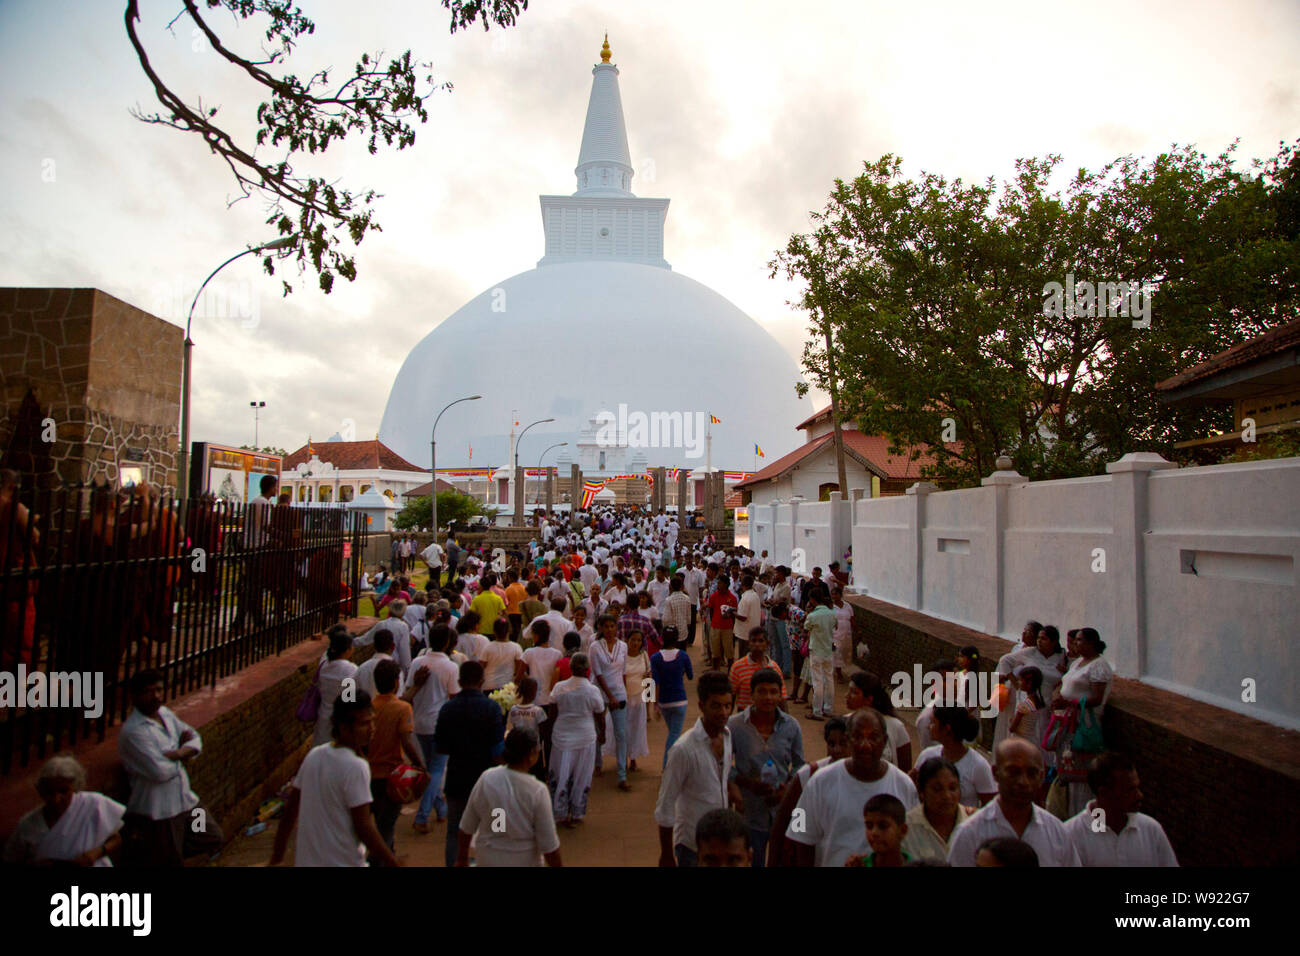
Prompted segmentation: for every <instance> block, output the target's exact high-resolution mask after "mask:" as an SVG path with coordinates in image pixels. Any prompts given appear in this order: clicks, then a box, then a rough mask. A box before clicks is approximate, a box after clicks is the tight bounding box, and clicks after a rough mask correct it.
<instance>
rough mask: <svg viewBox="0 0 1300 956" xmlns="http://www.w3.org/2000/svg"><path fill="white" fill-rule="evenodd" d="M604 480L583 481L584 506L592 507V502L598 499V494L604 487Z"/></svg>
mask: <svg viewBox="0 0 1300 956" xmlns="http://www.w3.org/2000/svg"><path fill="white" fill-rule="evenodd" d="M604 487H605V482H603V481H584V482H583V483H582V507H583V508H584V509H586V508H590V507H591V503H592V502H593V501H595V500H596V495H598V494H600V492H601V491H602V490H603V489H604Z"/></svg>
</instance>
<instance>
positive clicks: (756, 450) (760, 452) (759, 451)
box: [754, 442, 767, 458]
mask: <svg viewBox="0 0 1300 956" xmlns="http://www.w3.org/2000/svg"><path fill="white" fill-rule="evenodd" d="M754 454H755V455H757V456H758V457H759V458H766V457H767V456H766V455H764V454H763V449H761V448H759V447H758V442H755V443H754Z"/></svg>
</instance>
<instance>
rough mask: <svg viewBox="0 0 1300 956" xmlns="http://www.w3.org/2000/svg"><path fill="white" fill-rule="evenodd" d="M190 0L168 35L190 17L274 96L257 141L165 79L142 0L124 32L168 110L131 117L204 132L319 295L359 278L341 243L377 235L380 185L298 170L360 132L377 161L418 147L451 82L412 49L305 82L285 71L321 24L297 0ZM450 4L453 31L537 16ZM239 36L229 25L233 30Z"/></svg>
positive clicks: (260, 112)
mask: <svg viewBox="0 0 1300 956" xmlns="http://www.w3.org/2000/svg"><path fill="white" fill-rule="evenodd" d="M181 2H182V6H183V9H182V10H181V12H180V13H178V14H177V15H176V16H175V17H173V18H172V20H171V22H170V23H168V24H167V29H169V30H170V29H171V28H172V27H173V26H174V25H175V24H176V22H177V21H178V20H181V19H182V18H183V17H184V18H188V19H189V20H190V21H191V22H192V23H193V24H194V28H195V31H196V32H195V34H194V42H195V43H197V44H205V45H206V46H207V47H210V48H211V50H212V51H213V52H214V53H215V54H216V56H217V57H218V58H219V61H218V62H224V65H226V66H228V67H229V68H230V69H231V70H232V71H233V72H235V73H237V74H240V75H241V76H242V78H243V79H244V80H246V81H248V82H251V83H253V84H255V88H257V87H260V88H261V94H262V95H263V96H266V97H267V99H266V100H265V101H264V102H262V103H261V104H260V105H259V106H258V107H257V114H256V123H255V129H256V132H255V133H254V134H253V136H252V141H251V142H250V141H249V140H248V139H247V138H246V137H245V136H244V135H242V133H236V132H232V130H242V124H241V123H234V124H231V123H226V122H224V121H223V122H221V123H220V124H219V123H218V121H217V114H218V112H219V108H218V107H216V106H212V105H208V104H205V103H204V101H203V99H202V97H199V96H195V97H194V98H193V100H192V101H190V100H187V98H185V97H182V96H181V95H180V94H179V93H177V92H175V90H174V89H173V87H174V86H176V85H177V84H176V83H175V81H172V80H168V79H165V78H164V77H163V76H161V75H160V74H159V73H158V71H157V68H156V67H155V66H154V64H153V63H152V62H151V61H150V58H149V54H148V51H147V49H146V47H145V44H144V41H143V40H142V39H141V36H140V31H139V29H138V25H139V22H140V9H139V0H127V4H126V11H125V14H124V20H125V22H126V33H127V37H128V39H129V40H130V41H131V46H132V48H133V49H134V50H135V54H136V57H137V59H138V60H139V61H140V66H141V68H142V69H143V70H144V73H145V76H146V77H148V79H149V82H150V84H151V85H152V87H153V90H154V94H155V96H156V97H157V99H158V102H159V103H160V104H162V107H163V110H162V112H152V113H150V112H145V111H144V110H141V109H135V110H133V111H132V112H133V115H135V117H136V118H137V119H140V120H142V121H144V122H146V123H156V124H159V125H162V126H170V127H172V128H173V129H179V130H182V131H184V132H187V133H193V134H195V135H197V136H199V137H201V138H202V140H203V142H204V143H205V144H206V145H207V147H208V148H209V149H210V150H212V152H213V153H214V154H215V155H216V156H218V157H219V158H220V159H221V161H222V162H224V163H225V164H226V166H227V167H228V168H229V169H230V172H231V174H232V175H233V176H234V178H235V183H236V185H237V187H238V189H239V195H238V196H237V197H236V200H234V201H238V200H239V199H246V198H248V197H250V196H253V195H257V196H259V197H260V198H261V199H262V200H263V202H264V204H265V206H266V210H267V219H266V221H267V223H268V224H269V225H271V226H274V227H275V229H276V230H277V231H278V232H279V234H280V235H282V236H295V237H296V239H297V242H296V245H295V246H294V248H293V251H291V252H289V253H286V254H285V257H287V256H289V255H294V254H295V252H296V260H297V262H298V266H299V270H300V271H303V270H305V269H306V268H307V267H308V266H310V267H311V268H313V269H315V271H316V272H317V273H318V274H319V279H320V287H321V289H322V290H324V291H325V292H327V293H328V292H329V291H330V289H331V288H332V287H333V284H334V277H335V276H336V275H340V276H342V277H343V278H345V279H348V280H349V281H351V280H353V279H355V278H356V275H357V270H356V263H355V260H354V257H353V255H352V254H351V252H350V251H349V250H347V249H345V248H344V247H343V245H342V242H341V237H342V236H345V235H346V236H347V237H348V238H349V239H350V240H351V242H352V245H353V247H355V246H357V245H359V244H360V243H361V240H362V239H363V238H364V237H365V235H366V233H367V232H371V231H374V230H378V229H379V223H378V221H377V220H376V219H375V215H374V209H373V203H374V200H375V199H377V198H378V194H377V193H376V192H375V191H374V190H372V189H363V190H354V189H352V188H348V187H344V186H342V185H339V184H338V183H337V182H336V181H334V180H332V179H327V178H326V176H325V175H324V174H323V173H321V172H308V173H304V172H301V171H300V170H299V163H300V161H301V160H303V159H304V158H306V157H311V156H315V155H316V154H318V153H324V152H325V151H326V150H327V149H328V148H329V147H330V146H331V145H334V144H335V143H338V142H342V141H343V140H346V139H348V138H349V137H354V136H360V137H363V138H365V140H366V148H367V149H368V150H369V152H370V153H371V154H372V155H373V154H374V153H376V152H378V150H379V145H380V143H381V142H382V144H383V145H384V146H396V148H397V149H399V150H400V149H405V148H406V147H407V146H410V145H412V144H413V143H414V142H415V128H414V126H413V125H412V124H413V123H414V122H416V121H418V122H420V123H425V122H427V121H428V118H429V114H428V111H427V109H426V108H425V106H424V101H425V99H426V98H427V97H428V96H430V95H431V94H432V93H434V92H436V91H438V90H448V91H450V90H451V84H450V83H436V84H435V83H434V81H433V76H432V72H431V70H432V65H431V64H429V63H418V62H416V61H413V60H412V58H411V51H410V50H407V51H406V52H405V53H403V54H402V55H401V56H398V57H394V58H393V59H391V60H389V61H388V63H386V64H384V63H381V62H380V58H379V55H378V54H371V53H362V54H361V55H360V56H359V57H358V58H357V62H356V65H355V67H354V68H353V69H352V71H351V72H350V73H347V74H345V75H344V77H343V78H342V79H340V78H338V77H337V75H336V78H335V79H334V80H333V81H331V79H330V75H331V73H333V72H334V71H333V70H332V69H331V68H329V67H323V68H321V69H314V70H312V71H311V72H310V73H308V74H305V75H304V76H299V75H298V74H295V73H293V72H288V70H287V67H288V61H289V59H290V57H291V55H292V54H293V53H294V50H295V48H296V47H297V46H299V44H300V43H302V41H303V40H304V38H306V37H308V36H310V34H312V33H314V32H315V30H316V24H315V23H314V22H313V21H312V20H310V19H308V18H307V17H306V16H305V15H304V14H303V12H302V10H301V9H300V8H299V7H298V6H296V5H295V4H294V3H292V0H181ZM441 3H442V6H443V7H444V8H445V9H448V10H450V11H451V32H452V33H455V32H456V30H457V29H466V28H468V27H470V26H471V25H473V24H474V23H476V22H481V23H482V24H483V29H484V30H487V29H489V27H490V25H491V24H493V23H495V24H496V25H497V26H498V27H502V28H505V27H509V26H514V24H515V21H516V19H517V17H518V15H519V14H520V12H521V11H523V10H527V9H528V0H441ZM200 7H206V11H200ZM212 10H217V11H218V12H219V13H223V14H227V15H229V17H230V18H233V19H234V21H235V25H236V26H239V25H240V22H241V21H253V22H254V23H255V24H256V26H257V27H258V29H259V30H261V29H264V36H265V40H266V44H267V47H264V48H263V49H262V50H261V51H260V53H259V54H258V55H257V56H255V57H250V56H246V55H244V54H242V53H240V52H237V51H236V49H235V48H234V46H233V45H231V44H230V43H228V42H227V41H226V39H224V38H223V37H222V35H221V34H220V33H219V32H218V30H217V29H216V27H215V26H214V25H213V23H214V22H215V20H216V18H210V17H209V16H205V12H207V11H212ZM235 32H236V31H235V30H231V31H230V34H231V35H233V34H234V33H235ZM245 35H246V34H245ZM199 48H200V49H201V47H199ZM417 71H418V73H419V74H420V75H418V76H417ZM187 85H188V84H187ZM274 258H275V257H274V256H271V255H267V256H265V257H263V259H262V265H263V267H264V268H265V269H266V271H267V274H268V275H273V274H274V273H275V267H274ZM283 285H284V291H285V294H286V295H287V294H288V293H289V292H290V291H292V287H291V286H290V285H289V283H288V282H284V283H283Z"/></svg>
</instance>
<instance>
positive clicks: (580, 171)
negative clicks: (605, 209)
mask: <svg viewBox="0 0 1300 956" xmlns="http://www.w3.org/2000/svg"><path fill="white" fill-rule="evenodd" d="M612 55H613V54H612V53H611V52H610V49H609V34H608V33H606V34H605V42H604V45H603V46H602V47H601V50H600V62H599V63H597V64H596V65H595V66H593V67H592V68H591V73H592V81H591V98H590V99H589V100H588V101H587V122H586V124H585V125H584V126H583V129H582V147H581V149H579V151H578V165H577V167H576V168H575V169H574V173H575V174H576V175H577V177H578V191H577V192H576V193H574V195H575V196H631V195H632V191H631V186H632V176H633V175H634V170H633V169H632V156H631V153H630V152H629V150H628V148H627V124H626V123H625V122H624V120H623V100H622V98H621V97H620V96H619V92H618V67H617V66H615V65H614V64H613V63H611V62H610V57H611V56H612Z"/></svg>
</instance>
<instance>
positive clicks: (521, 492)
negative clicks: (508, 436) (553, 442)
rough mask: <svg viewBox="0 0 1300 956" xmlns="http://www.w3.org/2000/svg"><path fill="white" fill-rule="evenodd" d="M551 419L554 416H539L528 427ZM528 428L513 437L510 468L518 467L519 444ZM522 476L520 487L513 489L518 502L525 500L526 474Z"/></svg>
mask: <svg viewBox="0 0 1300 956" xmlns="http://www.w3.org/2000/svg"><path fill="white" fill-rule="evenodd" d="M553 421H555V419H554V418H539V419H538V420H537V421H535V422H533V423H531V424H530V425H529V426H528V428H532V427H533V425H545V424H546V423H547V422H553ZM528 428H525V429H524V430H523V431H521V432H520V433H519V437H518V438H516V439H515V460H514V461H513V462H511V463H510V464H511V466H512V469H511V470H513V469H514V468H518V467H519V445H520V443H521V442H522V441H523V440H524V436H525V435H527V434H528ZM511 477H512V478H513V477H514V475H511ZM523 478H524V480H523V482H522V487H519V488H516V489H515V496H516V497H515V500H516V501H519V502H523V501H526V500H527V499H526V498H525V497H524V489H525V488H527V487H528V476H527V475H524V476H523ZM519 513H520V514H523V512H522V511H520V512H519Z"/></svg>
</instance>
